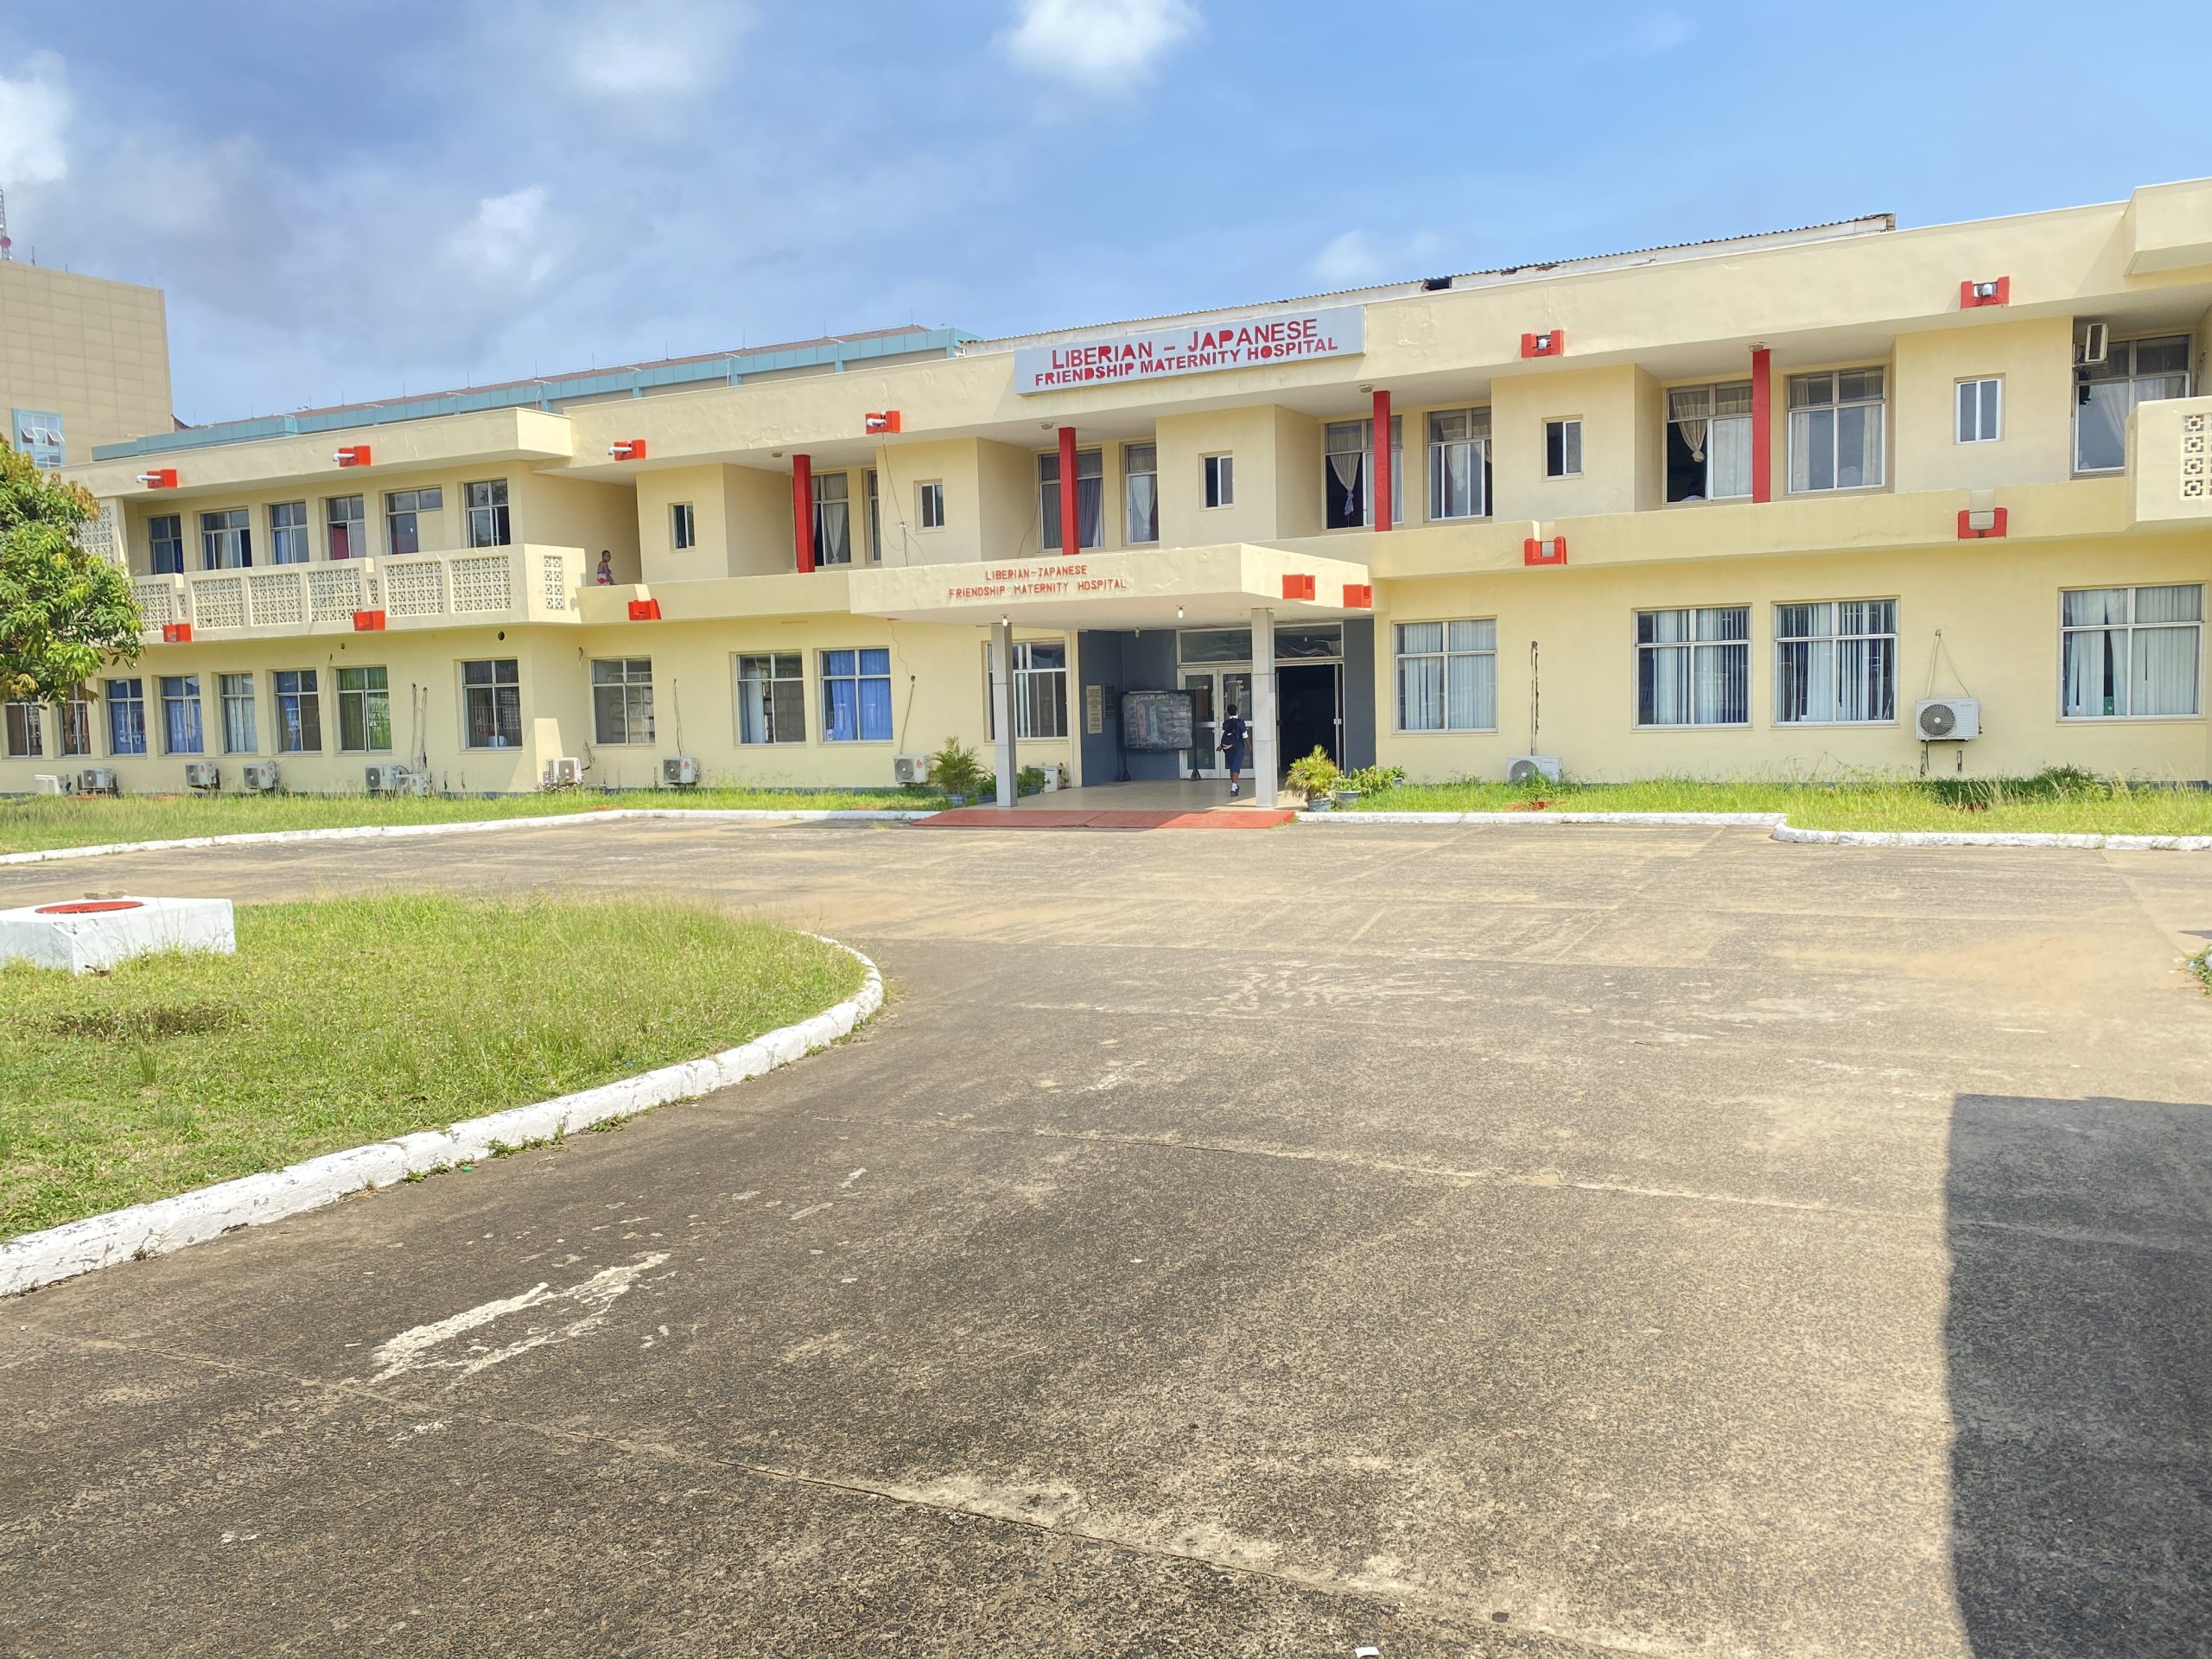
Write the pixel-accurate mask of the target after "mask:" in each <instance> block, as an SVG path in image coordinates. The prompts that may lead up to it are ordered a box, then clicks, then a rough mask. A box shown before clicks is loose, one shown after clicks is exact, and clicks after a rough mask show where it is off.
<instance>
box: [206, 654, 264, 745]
mask: <svg viewBox="0 0 2212 1659" xmlns="http://www.w3.org/2000/svg"><path fill="white" fill-rule="evenodd" d="M215 696H216V700H217V701H218V702H219V703H220V704H221V705H222V709H223V753H225V754H254V753H258V752H259V750H260V748H261V745H260V743H259V741H257V739H258V734H257V733H256V731H255V730H254V722H253V676H252V675H251V674H218V675H217V676H216V677H215Z"/></svg>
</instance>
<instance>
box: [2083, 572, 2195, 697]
mask: <svg viewBox="0 0 2212 1659" xmlns="http://www.w3.org/2000/svg"><path fill="white" fill-rule="evenodd" d="M2169 588H2195V589H2196V618H2195V619H2194V620H2189V621H2180V622H2160V621H2151V622H2141V621H2138V620H2136V614H2137V613H2138V612H2139V610H2140V609H2141V607H2142V597H2143V595H2144V594H2145V593H2155V592H2162V591H2164V590H2166V589H2169ZM2205 591H2206V586H2205V584H2204V583H2202V582H2136V583H2131V584H2127V585H2125V586H2117V587H2113V588H2061V589H2060V590H2059V594H2058V718H2059V719H2060V720H2061V721H2064V722H2069V723H2072V722H2077V721H2078V722H2083V723H2102V722H2105V721H2115V720H2126V721H2168V720H2202V719H2203V718H2204V595H2205ZM2100 593H2121V594H2126V595H2127V620H2126V621H2124V622H2090V623H2069V622H2068V621H2067V620H2066V600H2067V596H2068V595H2069V594H2100ZM2184 631H2185V632H2190V633H2191V634H2193V635H2194V636H2195V637H2194V639H2193V640H2192V642H2191V645H2190V660H2191V661H2192V662H2193V663H2194V664H2196V683H2195V685H2194V687H2193V690H2194V691H2195V694H2196V706H2195V707H2194V708H2192V709H2189V710H2187V711H2186V712H2181V711H2177V712H2175V713H2172V714H2163V715H2139V714H2136V713H2133V711H2132V709H2113V710H2111V711H2109V712H2106V711H2102V710H2099V711H2096V712H2093V713H2087V714H2083V713H2073V714H2069V713H2068V712H2067V708H2066V658H2067V645H2068V643H2069V640H2070V639H2073V638H2074V637H2075V636H2076V635H2080V634H2091V633H2106V632H2116V633H2120V634H2122V635H2124V636H2125V638H2126V669H2125V670H2123V671H2122V673H2121V675H2120V684H2121V685H2122V687H2124V688H2125V689H2126V691H2127V693H2128V701H2129V702H2131V703H2132V702H2133V691H2134V677H2133V669H2134V664H2135V662H2136V637H2137V636H2138V635H2139V634H2143V633H2152V632H2184Z"/></svg>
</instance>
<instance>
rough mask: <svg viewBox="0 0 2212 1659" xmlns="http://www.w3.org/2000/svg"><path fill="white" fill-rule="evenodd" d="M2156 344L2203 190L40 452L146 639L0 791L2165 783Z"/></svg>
mask: <svg viewBox="0 0 2212 1659" xmlns="http://www.w3.org/2000/svg"><path fill="white" fill-rule="evenodd" d="M2208 343H2212V181H2196V182H2190V183H2183V184H2175V185H2164V186H2155V187H2146V188H2142V189H2139V190H2137V191H2136V192H2134V193H2133V194H2132V195H2131V196H2130V197H2129V198H2128V199H2127V200H2126V201H2124V202H2118V203H2113V204H2107V205H2103V206H2098V207H2084V208H2078V209H2071V210H2067V211H2064V212H2059V213H2040V214H2034V215H2028V216H2023V217H2018V218H2012V219H1994V220H1988V221H1983V222H1979V223H1972V224H1965V225H1957V226H1934V227H1929V228H1925V229H1916V230H1908V231H1899V230H1897V229H1895V228H1893V227H1892V226H1891V224H1890V222H1889V221H1888V220H1887V219H1879V218H1878V219H1862V220H1855V221H1850V222H1847V223H1844V224H1840V225H1834V226H1821V227H1815V228H1811V229H1807V230H1802V231H1794V232H1780V233H1776V234H1771V235H1766V236H1754V237H1748V238H1740V239H1737V240H1733V241H1729V242H1722V243H1711V244H1700V245H1688V246H1683V247H1675V248H1666V249H1658V250H1652V251H1645V252H1642V253H1637V254H1630V255H1623V256H1618V257H1607V258H1597V259H1585V260H1579V261H1573V262H1568V263H1566V264H1556V265H1551V266H1545V267H1523V268H1520V269H1517V270H1508V271H1497V272H1481V273H1471V274H1466V275H1459V276H1453V277H1437V278H1432V279H1429V280H1427V281H1424V282H1418V283H1405V284H1397V285H1391V286H1385V287H1377V288H1371V289H1361V290H1357V291H1354V292H1349V293H1342V294H1335V295H1329V296H1318V297H1316V298H1314V299H1312V300H1310V301H1306V302H1279V303H1270V304H1268V305H1264V306H1258V307H1255V308H1250V309H1249V310H1243V311H1234V310H1230V311H1221V312H1208V313H1204V314H1198V315H1188V316H1178V317H1170V318H1158V319H1149V320H1141V321H1131V322H1126V323H1116V324H1109V325H1104V326H1102V327H1095V328H1087V329H1081V330H1071V331H1068V332H1066V333H1065V334H1048V335H1037V336H1027V337H1023V338H1020V339H998V340H986V339H979V338H976V337H974V336H970V335H967V334H961V333H958V332H957V331H954V330H949V329H938V330H925V329H906V330H891V331H885V332H882V333H878V334H862V335H854V336H848V337H843V338H839V339H833V340H817V341H810V342H803V343H799V344H797V345H793V346H783V347H776V348H770V349H766V350H761V351H755V352H747V353H737V354H733V355H730V356H726V357H710V358H701V359H681V360H677V361H673V362H666V363H657V364H650V365H640V366H639V367H636V368H632V369H624V370H616V371H604V372H594V373H593V374H590V375H584V376H577V377H573V378H567V379H556V380H545V381H536V382H531V383H528V384H526V385H515V386H507V387H493V388H486V389H480V390H477V391H470V392H467V393H463V394H454V395H451V396H448V397H435V398H427V399H415V400H410V401H406V402H399V403H391V404H367V405H361V406H358V407H355V408H351V409H346V410H326V411H313V412H308V413H303V414H302V415H298V416H287V417H281V418H278V419H275V420H270V421H259V422H241V423H232V424H231V425H228V426H221V427H212V428H201V429H194V430H192V431H188V432H178V433H169V432H156V433H152V434H149V435H145V436H143V437H139V438H137V439H134V440H132V441H130V442H119V443H115V444H107V445H103V446H100V447H99V448H98V449H97V451H96V452H95V454H93V456H92V458H91V459H90V460H89V461H86V462H85V463H83V464H80V465H76V466H73V467H72V468H71V469H70V470H71V475H72V476H73V477H75V478H77V479H79V480H81V481H82V482H83V483H85V484H86V486H88V487H89V488H91V489H92V492H93V493H94V494H95V495H96V496H97V497H98V498H99V499H100V501H101V503H102V518H101V522H100V524H99V526H98V527H97V529H96V531H95V534H96V536H97V538H98V540H99V545H101V546H102V547H103V548H104V549H105V550H108V551H109V552H110V554H111V556H114V557H118V558H119V559H123V560H125V561H127V563H129V565H130V569H131V570H132V571H133V573H134V575H135V576H136V579H137V584H138V589H139V594H140V599H141V603H142V606H143V610H144V614H145V620H146V624H147V631H146V633H145V635H144V648H143V652H142V654H141V656H140V658H139V660H138V661H137V663H136V664H131V665H128V666H118V667H117V668H115V669H114V670H113V671H112V672H111V674H110V675H107V676H105V677H103V679H102V681H101V683H99V684H96V685H94V686H92V687H88V688H87V692H86V698H85V699H84V700H83V702H81V703H79V704H78V705H75V706H73V707H72V708H69V709H21V708H18V709H11V710H10V712H9V727H8V744H7V748H8V753H7V755H6V757H5V758H0V789H10V790H23V789H29V788H32V787H34V786H35V784H36V779H38V778H39V777H41V776H62V777H67V776H69V775H71V774H73V773H77V772H80V771H91V772H93V773H94V774H95V777H96V779H98V780H99V781H102V782H107V781H111V782H112V784H113V785H114V786H116V787H118V788H120V789H123V790H125V791H141V790H148V791H152V790H159V791H175V790H179V789H181V788H183V787H185V786H186V785H187V782H188V772H187V768H188V767H190V768H194V771H193V772H191V773H190V774H189V775H190V776H191V777H192V778H193V779H197V780H198V782H199V784H200V785H201V786H208V785H212V786H215V787H220V788H225V789H229V788H236V787H238V786H240V785H241V784H242V783H244V782H245V776H246V771H245V769H246V768H247V767H248V766H252V767H254V768H255V772H256V778H257V781H258V782H262V783H265V782H267V781H268V780H269V779H270V776H271V775H273V776H274V778H275V779H276V780H277V783H278V786H281V787H283V788H288V789H303V790H359V789H361V788H363V787H365V786H367V785H368V784H369V783H370V782H371V780H372V772H373V774H374V778H375V781H376V782H377V784H378V786H387V785H390V784H391V770H390V769H391V768H393V767H397V768H400V769H402V770H403V771H404V772H406V773H408V774H410V776H412V777H414V778H418V779H421V780H422V782H421V783H420V784H419V785H416V786H420V787H429V788H436V789H445V790H451V791H460V792H470V793H474V792H505V791H520V790H527V789H531V788H535V787H537V786H539V785H541V784H543V783H544V782H545V781H547V780H548V779H556V780H557V779H563V778H567V777H569V776H572V775H573V776H575V777H579V778H580V779H582V782H583V783H584V784H586V785H605V786H636V787H644V786H650V785H656V784H658V783H661V782H663V781H664V780H670V779H689V778H690V777H693V776H695V775H696V778H697V779H699V780H700V781H702V782H705V783H710V784H711V783H715V782H723V781H728V782H745V783H760V784H770V785H791V786H799V787H822V786H838V785H847V786H850V785H888V784H891V783H893V782H894V781H898V780H900V779H903V778H905V777H908V776H911V775H912V772H913V770H914V762H915V760H916V758H917V757H919V756H922V755H925V754H926V753H928V752H929V751H930V750H932V749H934V748H936V747H938V746H939V745H941V744H942V743H943V742H944V741H945V739H947V738H948V737H958V738H960V739H962V740H963V741H968V742H970V743H973V744H976V745H977V746H978V747H986V746H988V745H989V744H990V743H991V742H992V741H993V740H994V736H995V734H997V733H1001V732H1005V731H1013V732H1014V733H1016V734H1018V742H1017V744H1016V747H1015V752H1014V754H1013V755H1012V756H1011V757H1010V758H1011V760H1013V761H1014V763H1015V764H1018V765H1021V766H1030V765H1034V766H1042V767H1046V768H1047V769H1050V770H1053V771H1056V772H1058V773H1060V774H1061V775H1063V776H1065V779H1066V780H1067V781H1069V782H1071V783H1079V784H1086V785H1096V784H1102V783H1108V782H1111V781H1115V780H1117V779H1125V778H1127V779H1147V778H1172V777H1182V776H1187V775H1190V774H1191V773H1192V772H1198V773H1201V774H1205V775H1220V774H1221V772H1222V766H1221V761H1222V757H1221V755H1220V754H1219V753H1218V750H1217V747H1216V740H1217V734H1218V732H1219V724H1218V722H1219V721H1220V719H1221V718H1222V716H1223V715H1224V713H1225V712H1226V711H1227V709H1229V708H1230V706H1231V705H1235V706H1236V707H1237V708H1238V709H1240V710H1241V711H1242V712H1243V713H1244V714H1245V715H1248V716H1249V718H1250V720H1251V722H1252V726H1253V735H1254V739H1255V744H1254V747H1255V754H1254V757H1253V766H1254V769H1255V772H1256V773H1257V775H1258V776H1260V777H1261V778H1262V779H1267V780H1268V782H1269V783H1270V784H1272V782H1273V780H1274V779H1275V778H1276V776H1277V775H1278V773H1279V772H1280V770H1281V766H1283V765H1284V764H1285V763H1286V762H1287V760H1288V759H1289V758H1290V757H1292V756H1293V755H1294V754H1297V753H1304V752H1306V750H1308V749H1310V748H1312V747H1316V746H1319V747H1324V748H1325V749H1328V750H1329V751H1330V752H1331V753H1332V754H1334V755H1335V756H1336V758H1338V760H1340V761H1341V762H1342V763H1344V764H1346V765H1352V766H1356V765H1360V764H1364V763H1367V762H1370V761H1380V762H1383V763H1384V764H1389V765H1396V766H1403V767H1404V768H1405V769H1406V770H1407V772H1408V773H1409V774H1410V775H1411V776H1412V777H1414V778H1415V779H1452V778H1460V777H1482V778H1492V777H1503V776H1505V775H1507V773H1508V771H1509V769H1510V768H1511V767H1513V766H1516V763H1519V764H1522V765H1523V766H1524V767H1525V766H1531V765H1533V766H1535V768H1536V769H1537V770H1539V771H1540V772H1541V771H1546V770H1549V769H1551V768H1553V767H1554V766H1558V767H1562V768H1564V770H1566V771H1567V772H1570V773H1572V774H1573V775H1576V776H1580V777H1584V778H1590V779H1627V778H1634V777H1640V776H1652V775H1661V774H1665V775H1683V776H1700V777H1732V776H1777V775H1802V774H1819V775H1834V774H1838V773H1840V772H1859V771H1875V772H1913V771H1917V770H1924V769H1929V768H1941V769H1942V771H1944V772H1965V773H1968V774H1980V775H2000V774H2014V773H2019V772H2031V771H2034V770H2036V769H2037V768H2039V767H2042V766H2053V765H2075V766H2082V767H2086V768H2088V769H2091V770H2093V771H2096V772H2107V773H2126V774H2128V775H2131V776H2135V777H2139V778H2143V779H2156V780H2163V781H2175V782H2185V783H2195V782H2201V781H2202V780H2204V779H2207V778H2208V777H2212V739H2208V726H2207V721H2206V715H2205V708H2204V698H2205V689H2204V683H2205V677H2206V668H2205V660H2204V652H2205V646H2204V601H2205V590H2206V588H2207V586H2208V585H2212V454H2209V453H2208V447H2209V446H2212V397H2206V396H2205V395H2204V391H2205V390H2206V386H2207V381H2206V375H2207V372H2208V365H2207V359H2206V353H2207V346H2208ZM995 711H997V712H995ZM1008 759H1009V757H1008V756H1007V753H1005V751H1004V749H1003V748H1001V754H1000V760H1001V765H1000V770H1001V772H1002V773H1004V772H1009V771H1010V770H1011V767H1010V766H1008V765H1007V760H1008ZM272 767H273V774H272V772H270V770H269V769H270V768H272Z"/></svg>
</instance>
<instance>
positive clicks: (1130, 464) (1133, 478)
mask: <svg viewBox="0 0 2212 1659" xmlns="http://www.w3.org/2000/svg"><path fill="white" fill-rule="evenodd" d="M1122 518H1123V521H1124V522H1123V524H1122V529H1123V531H1125V534H1124V537H1123V539H1124V540H1125V541H1127V542H1128V543H1129V545H1130V546H1132V547H1141V546H1142V545H1144V544H1145V543H1148V542H1156V541H1158V540H1159V539H1160V446H1159V445H1158V444H1154V443H1125V444H1123V445H1122Z"/></svg>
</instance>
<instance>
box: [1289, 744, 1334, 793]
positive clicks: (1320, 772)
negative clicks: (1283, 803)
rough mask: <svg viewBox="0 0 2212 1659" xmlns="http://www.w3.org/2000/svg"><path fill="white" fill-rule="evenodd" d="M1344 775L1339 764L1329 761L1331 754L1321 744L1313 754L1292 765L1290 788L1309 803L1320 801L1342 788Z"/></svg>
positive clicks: (1302, 757) (1315, 747)
mask: <svg viewBox="0 0 2212 1659" xmlns="http://www.w3.org/2000/svg"><path fill="white" fill-rule="evenodd" d="M1343 778H1344V773H1343V772H1339V771H1338V769H1337V763H1336V762H1335V761H1333V760H1330V759H1329V752H1328V751H1327V750H1326V749H1325V748H1323V747H1321V746H1320V745H1319V744H1318V743H1317V744H1315V745H1314V746H1313V753H1311V754H1308V755H1303V756H1301V757H1300V758H1299V759H1298V760H1294V761H1292V762H1291V763H1290V786H1291V787H1292V788H1293V789H1294V790H1297V791H1300V793H1302V794H1303V795H1304V796H1305V797H1306V799H1307V800H1309V801H1318V800H1319V799H1320V798H1322V797H1323V796H1324V795H1326V794H1328V793H1329V792H1330V791H1332V790H1334V789H1338V788H1340V787H1342V780H1343Z"/></svg>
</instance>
